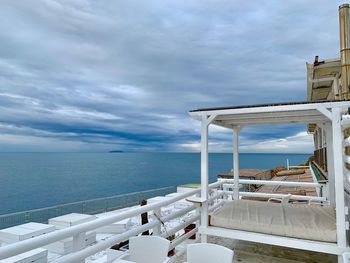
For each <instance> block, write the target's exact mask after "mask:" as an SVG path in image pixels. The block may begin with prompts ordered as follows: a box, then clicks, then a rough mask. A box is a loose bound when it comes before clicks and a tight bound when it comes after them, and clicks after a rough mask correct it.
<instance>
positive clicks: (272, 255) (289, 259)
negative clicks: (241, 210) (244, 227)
mask: <svg viewBox="0 0 350 263" xmlns="http://www.w3.org/2000/svg"><path fill="white" fill-rule="evenodd" d="M208 241H209V242H210V243H215V244H219V245H222V246H225V247H228V248H230V249H234V251H235V256H234V261H233V262H234V263H236V262H239V263H266V262H268V263H319V262H322V263H336V262H337V257H336V256H332V255H327V254H321V253H314V252H308V251H303V250H297V249H289V248H282V247H277V246H270V245H263V244H257V243H251V242H244V241H239V242H238V241H234V240H230V239H224V238H218V237H209V239H208ZM185 260H186V255H182V256H180V257H177V258H176V260H175V261H174V262H176V263H182V262H185Z"/></svg>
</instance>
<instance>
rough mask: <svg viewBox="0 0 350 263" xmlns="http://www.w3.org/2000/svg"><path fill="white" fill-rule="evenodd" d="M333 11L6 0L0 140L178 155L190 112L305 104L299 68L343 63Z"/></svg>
mask: <svg viewBox="0 0 350 263" xmlns="http://www.w3.org/2000/svg"><path fill="white" fill-rule="evenodd" d="M338 4H340V2H338V1H326V0H321V1H316V0H312V1H302V0H291V1H277V0H273V1H249V2H247V1H224V0H222V1H160V0H159V1H158V0H157V1H107V0H105V1H88V0H74V1H63V0H38V1H20V0H14V1H10V0H4V1H1V3H0V29H1V30H0V109H1V111H0V120H1V122H2V123H3V124H6V125H7V129H1V127H0V132H3V133H4V134H11V133H16V134H21V136H33V137H31V140H33V138H36V137H37V138H41V137H42V136H44V135H43V133H46V132H48V133H51V135H50V136H49V137H50V138H56V139H57V138H59V139H60V140H68V141H70V142H84V147H83V148H82V149H83V150H88V149H89V146H88V145H91V149H93V148H94V147H95V146H96V145H98V144H99V145H100V146H99V147H100V148H99V149H110V148H111V147H110V146H109V144H110V143H112V144H118V143H120V145H118V147H121V148H123V149H125V150H127V149H129V148H131V149H133V150H137V149H141V150H142V149H146V150H150V149H152V150H157V149H158V150H173V149H176V150H178V149H179V147H178V145H180V144H186V143H192V142H193V141H198V139H199V137H198V135H199V133H198V124H197V123H196V122H195V121H192V120H190V118H189V116H188V115H187V111H188V110H190V109H193V108H199V107H210V106H222V105H233V104H249V103H261V102H276V101H290V100H294V101H295V100H304V99H305V94H306V83H305V82H306V81H305V61H306V60H312V59H313V56H314V55H321V59H322V58H323V57H335V56H338V53H339V52H338V50H339V47H338V16H337V8H338ZM17 126H20V127H22V129H20V130H18V129H15V128H13V127H17ZM9 127H10V128H9ZM11 127H12V128H11ZM11 129H12V131H11ZM303 129H304V127H301V126H298V127H297V128H295V129H294V130H288V129H285V128H273V130H272V131H271V132H270V133H262V135H260V136H258V134H261V131H264V129H263V128H257V127H254V128H252V129H247V130H246V131H245V132H244V133H243V134H242V136H245V137H246V139H247V142H251V141H252V140H255V139H257V138H258V139H261V140H263V139H266V140H268V139H274V138H281V137H287V136H292V135H293V134H291V132H294V133H295V134H296V133H297V132H300V131H302V130H303ZM32 130H35V131H36V132H34V133H32V132H30V131H32ZM225 134H227V133H222V134H221V133H218V134H216V135H214V137H215V136H216V140H218V141H221V142H222V141H224V140H226V139H229V138H230V137H229V136H228V135H225ZM61 135H63V136H61ZM254 138H255V139H254ZM149 139H151V140H152V145H150V143H148V142H147V141H148V140H149ZM229 140H230V139H229ZM3 143H5V142H3ZM85 144H86V145H85ZM0 147H1V144H0ZM16 147H19V148H20V143H19V144H18V145H16ZM77 147H78V146H77ZM112 148H113V147H112ZM7 149H8V148H7Z"/></svg>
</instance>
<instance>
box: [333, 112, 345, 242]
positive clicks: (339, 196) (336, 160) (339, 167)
mask: <svg viewBox="0 0 350 263" xmlns="http://www.w3.org/2000/svg"><path fill="white" fill-rule="evenodd" d="M332 135H333V144H332V146H333V172H334V179H335V181H334V183H335V202H336V223H337V243H338V246H340V247H347V240H346V221H345V202H344V171H343V166H344V163H343V145H342V143H343V137H344V136H343V132H342V128H341V111H340V109H339V108H333V109H332Z"/></svg>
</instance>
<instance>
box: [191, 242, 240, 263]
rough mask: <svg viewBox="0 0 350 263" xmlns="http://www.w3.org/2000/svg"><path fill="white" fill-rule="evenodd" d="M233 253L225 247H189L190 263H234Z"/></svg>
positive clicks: (209, 245)
mask: <svg viewBox="0 0 350 263" xmlns="http://www.w3.org/2000/svg"><path fill="white" fill-rule="evenodd" d="M232 260H233V251H232V250H231V249H228V248H226V247H223V246H219V245H215V244H209V243H200V244H192V245H188V246H187V262H188V263H232Z"/></svg>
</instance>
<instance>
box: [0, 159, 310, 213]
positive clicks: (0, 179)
mask: <svg viewBox="0 0 350 263" xmlns="http://www.w3.org/2000/svg"><path fill="white" fill-rule="evenodd" d="M287 158H288V159H289V161H290V165H297V164H300V163H303V162H305V161H306V160H307V159H308V158H309V155H308V154H241V155H240V168H260V169H269V168H272V167H275V166H278V165H286V159H287ZM231 168H232V155H231V154H222V153H213V154H210V156H209V170H210V181H211V182H213V181H215V178H216V175H217V174H218V173H220V172H228V171H230V169H231ZM199 181H200V154H198V153H0V214H4V213H10V212H16V211H23V210H28V209H34V208H41V207H47V206H52V205H57V204H63V203H68V202H75V201H81V200H86V199H93V198H98V197H107V196H112V195H117V194H124V193H130V192H136V191H141V190H148V189H154V188H159V187H165V186H174V185H179V184H185V183H198V182H199Z"/></svg>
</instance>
